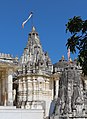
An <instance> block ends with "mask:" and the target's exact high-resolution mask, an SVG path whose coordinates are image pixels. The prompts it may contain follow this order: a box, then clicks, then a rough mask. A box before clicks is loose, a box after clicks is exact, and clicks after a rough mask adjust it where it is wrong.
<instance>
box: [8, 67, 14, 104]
mask: <svg viewBox="0 0 87 119" xmlns="http://www.w3.org/2000/svg"><path fill="white" fill-rule="evenodd" d="M12 73H13V71H12V70H11V69H9V70H8V80H7V85H8V91H7V93H8V106H13V76H12Z"/></svg>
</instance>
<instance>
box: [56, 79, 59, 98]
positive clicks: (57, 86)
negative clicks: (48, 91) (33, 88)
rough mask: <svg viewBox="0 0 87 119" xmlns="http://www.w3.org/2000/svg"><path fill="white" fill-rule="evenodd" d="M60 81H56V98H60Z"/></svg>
mask: <svg viewBox="0 0 87 119" xmlns="http://www.w3.org/2000/svg"><path fill="white" fill-rule="evenodd" d="M58 90H59V79H57V80H56V98H57V97H58Z"/></svg>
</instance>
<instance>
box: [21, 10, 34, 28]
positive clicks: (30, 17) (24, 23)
mask: <svg viewBox="0 0 87 119" xmlns="http://www.w3.org/2000/svg"><path fill="white" fill-rule="evenodd" d="M32 15H33V13H32V12H31V13H30V15H29V17H28V18H27V19H26V20H25V21H24V22H23V23H22V28H24V25H25V24H26V23H27V21H28V20H29V19H30V18H31V17H32Z"/></svg>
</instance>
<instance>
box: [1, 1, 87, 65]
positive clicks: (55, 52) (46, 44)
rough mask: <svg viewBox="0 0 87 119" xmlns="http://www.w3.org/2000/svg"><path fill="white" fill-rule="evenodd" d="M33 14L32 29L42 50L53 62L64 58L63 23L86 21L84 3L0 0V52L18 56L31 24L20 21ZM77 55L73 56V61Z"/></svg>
mask: <svg viewBox="0 0 87 119" xmlns="http://www.w3.org/2000/svg"><path fill="white" fill-rule="evenodd" d="M31 11H33V12H34V16H33V17H34V26H35V27H36V30H37V32H38V33H39V36H40V40H41V44H42V47H43V49H44V51H48V54H49V56H50V58H51V60H52V62H53V63H55V62H57V61H58V60H59V59H60V58H61V56H62V55H64V56H65V58H66V59H67V49H66V46H65V44H66V42H67V38H68V37H69V34H66V32H65V30H66V27H65V24H66V23H67V22H68V19H69V18H72V17H73V16H75V15H76V16H81V17H82V18H83V19H87V0H0V52H3V53H10V54H12V55H13V56H16V55H17V56H18V57H20V56H21V55H22V53H23V49H24V48H25V46H26V44H27V40H28V33H29V32H30V31H31V21H29V22H27V24H26V25H25V27H24V29H22V27H21V25H22V22H23V21H24V20H25V19H26V18H27V17H28V15H29V13H30V12H31ZM76 56H77V55H72V54H71V58H72V59H74V58H75V57H76Z"/></svg>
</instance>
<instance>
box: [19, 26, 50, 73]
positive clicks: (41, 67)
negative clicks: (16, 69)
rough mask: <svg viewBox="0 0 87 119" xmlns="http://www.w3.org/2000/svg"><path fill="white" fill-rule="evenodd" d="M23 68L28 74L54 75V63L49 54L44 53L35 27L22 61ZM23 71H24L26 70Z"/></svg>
mask: <svg viewBox="0 0 87 119" xmlns="http://www.w3.org/2000/svg"><path fill="white" fill-rule="evenodd" d="M20 64H21V68H24V67H25V68H24V69H25V71H24V72H26V73H38V72H39V71H40V72H42V73H45V72H46V73H49V74H51V73H52V63H51V60H50V58H49V56H48V54H47V53H44V52H43V50H42V46H41V43H40V40H39V36H38V33H37V32H36V29H35V27H33V28H32V31H31V32H30V33H29V38H28V43H27V46H26V48H25V49H24V53H23V55H22V57H21V60H20ZM24 69H23V70H24Z"/></svg>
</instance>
